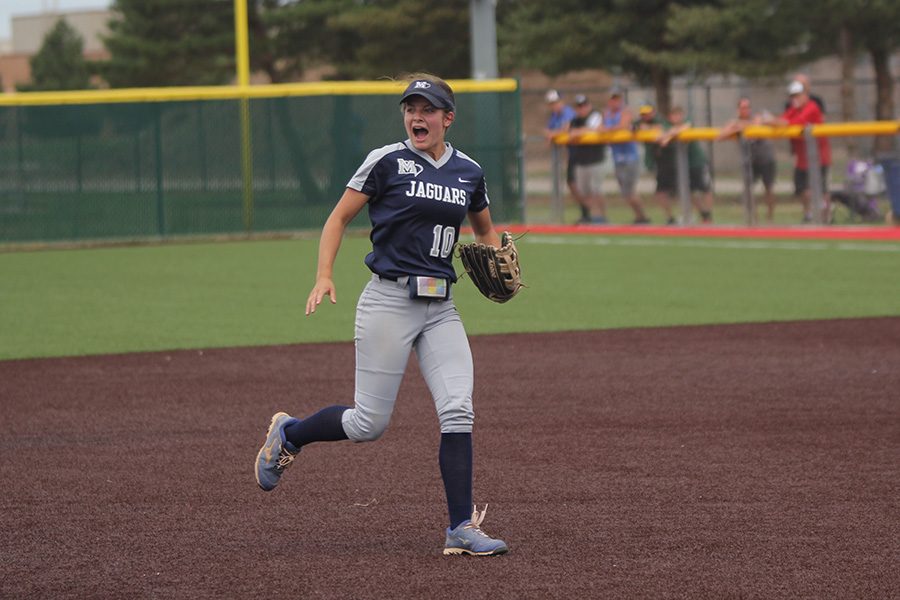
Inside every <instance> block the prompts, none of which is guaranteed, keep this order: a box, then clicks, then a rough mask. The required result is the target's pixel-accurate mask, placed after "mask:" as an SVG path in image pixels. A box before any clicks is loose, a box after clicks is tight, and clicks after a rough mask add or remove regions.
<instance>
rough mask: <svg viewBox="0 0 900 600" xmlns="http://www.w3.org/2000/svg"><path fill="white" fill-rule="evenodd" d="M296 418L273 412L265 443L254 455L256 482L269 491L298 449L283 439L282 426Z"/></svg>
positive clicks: (295, 420) (293, 421) (294, 421)
mask: <svg viewBox="0 0 900 600" xmlns="http://www.w3.org/2000/svg"><path fill="white" fill-rule="evenodd" d="M296 422H297V419H295V418H294V417H292V416H290V415H289V414H287V413H283V412H280V413H275V414H274V415H273V416H272V422H271V423H270V424H269V431H268V432H267V433H266V443H265V444H263V447H262V448H260V449H259V454H257V455H256V483H258V484H259V487H261V488H262V489H264V490H265V491H267V492H269V491H272V490H274V489H275V486H276V485H278V480H279V479H281V474H282V473H284V470H285V469H287V468H288V467H289V466H291V463H292V462H294V457H295V456H297V454H298V453H299V452H300V449H299V448H297V447H295V446H294V445H293V444H291V443H290V442H288V441H287V440H285V439H284V428H285V427H286V426H287V425H290V424H291V423H296Z"/></svg>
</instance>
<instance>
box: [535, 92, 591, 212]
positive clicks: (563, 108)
mask: <svg viewBox="0 0 900 600" xmlns="http://www.w3.org/2000/svg"><path fill="white" fill-rule="evenodd" d="M544 99H545V100H546V101H547V106H548V107H549V108H550V115H549V116H548V117H547V125H546V127H544V137H545V138H546V139H547V142H548V143H553V142H552V140H553V138H554V137H556V136H557V135H559V134H560V133H565V132H567V131H568V130H569V121H571V120H572V119H574V118H575V109H574V108H572V107H571V106H569V105H568V104H566V103H565V102H563V99H562V96H560V95H559V92H557V91H556V90H547V94H546V95H545V96H544ZM566 186H567V187H568V188H569V193H571V194H572V197H573V198H576V199H577V198H578V188H577V187H576V186H575V168H574V165H573V164H572V155H571V153H570V152H567V156H566ZM579 207H580V208H581V218H582V219H583V220H585V221H587V220H590V211H588V210H587V209H586V208H585V207H584V206H583V205H581V203H579Z"/></svg>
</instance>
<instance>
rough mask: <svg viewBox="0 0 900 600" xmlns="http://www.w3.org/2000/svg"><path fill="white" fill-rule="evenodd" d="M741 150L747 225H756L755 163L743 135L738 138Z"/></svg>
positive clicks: (743, 196)
mask: <svg viewBox="0 0 900 600" xmlns="http://www.w3.org/2000/svg"><path fill="white" fill-rule="evenodd" d="M738 141H739V146H740V149H741V175H742V176H743V181H744V189H743V194H742V198H743V200H744V215H745V217H746V222H747V225H749V226H751V227H752V226H753V225H756V223H757V220H756V198H755V197H754V196H753V161H752V155H751V154H750V142H749V141H748V140H747V139H746V138H744V135H743V134H741V135H740V137H739V138H738Z"/></svg>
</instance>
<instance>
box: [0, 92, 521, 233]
mask: <svg viewBox="0 0 900 600" xmlns="http://www.w3.org/2000/svg"><path fill="white" fill-rule="evenodd" d="M397 97H398V96H397V95H395V94H343V95H341V94H337V95H335V94H328V95H303V96H284V97H271V98H254V99H251V100H249V101H247V102H249V115H250V123H251V126H252V127H251V131H252V135H251V137H250V143H249V146H246V145H244V140H243V136H242V122H241V102H242V101H241V100H240V99H237V98H236V99H227V100H191V101H167V102H125V103H112V102H110V103H97V104H65V105H63V104H60V105H49V106H43V105H39V106H35V105H19V106H0V242H21V241H59V240H67V241H68V240H85V239H109V238H122V239H137V238H148V237H149V238H153V237H170V236H182V235H208V234H230V233H243V232H254V233H259V232H273V231H285V230H298V229H307V228H319V227H321V225H322V224H323V223H324V221H325V218H326V217H327V215H328V213H329V212H330V211H331V209H332V207H333V206H334V204H335V202H336V201H337V199H338V198H339V197H340V195H341V193H342V191H343V189H344V186H345V184H346V183H347V181H348V180H349V179H350V177H351V176H352V175H353V173H354V171H355V169H356V168H357V167H358V166H359V164H360V163H361V162H362V160H363V159H364V158H365V156H366V154H367V152H368V151H369V150H371V149H372V148H375V147H379V146H382V145H384V144H388V143H391V142H395V141H398V140H402V139H404V138H405V132H404V130H403V124H402V117H401V114H400V111H399V108H398V104H397ZM457 105H458V110H457V117H458V118H457V120H456V122H455V123H454V125H453V127H452V128H451V130H450V131H449V132H448V140H449V141H450V142H451V143H452V144H453V145H454V146H457V147H459V148H460V149H462V150H463V151H465V152H466V153H467V154H468V155H470V156H472V157H473V158H475V160H477V161H478V162H479V163H480V164H481V165H482V167H484V170H485V173H486V177H487V180H488V185H489V191H490V195H491V210H492V213H493V214H494V215H495V219H497V220H498V221H517V220H521V212H520V211H521V181H522V170H521V135H520V112H519V111H520V101H519V94H518V91H513V92H473V93H459V94H457ZM247 149H249V150H250V154H249V156H250V157H251V158H250V160H249V161H247V163H249V164H247V163H245V162H244V161H243V159H242V156H247V153H246V150H247ZM248 166H249V167H250V169H249V170H248ZM248 171H252V172H248ZM248 176H249V177H250V178H251V179H250V181H251V182H252V185H251V186H246V187H245V186H244V181H245V179H244V178H245V177H248ZM248 191H249V196H250V197H249V198H248ZM364 218H365V217H364V215H361V217H360V224H363V223H367V222H365V221H364Z"/></svg>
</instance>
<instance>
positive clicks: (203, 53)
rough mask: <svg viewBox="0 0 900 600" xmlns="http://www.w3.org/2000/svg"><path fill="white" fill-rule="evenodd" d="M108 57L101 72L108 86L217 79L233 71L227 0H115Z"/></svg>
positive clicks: (228, 76) (229, 2)
mask: <svg viewBox="0 0 900 600" xmlns="http://www.w3.org/2000/svg"><path fill="white" fill-rule="evenodd" d="M112 10H113V15H114V16H113V18H112V20H111V21H110V23H109V29H110V33H109V35H107V36H106V37H105V38H104V39H103V42H104V44H105V46H106V48H107V50H109V53H110V59H109V60H108V61H106V62H105V63H102V64H101V65H100V72H101V74H102V75H103V77H104V79H106V81H107V82H108V83H109V85H110V86H111V87H152V86H166V85H218V84H222V83H226V82H228V81H230V80H231V79H232V78H233V77H234V64H235V62H234V10H233V2H232V0H115V1H114V3H113V6H112Z"/></svg>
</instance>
